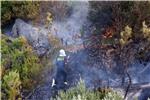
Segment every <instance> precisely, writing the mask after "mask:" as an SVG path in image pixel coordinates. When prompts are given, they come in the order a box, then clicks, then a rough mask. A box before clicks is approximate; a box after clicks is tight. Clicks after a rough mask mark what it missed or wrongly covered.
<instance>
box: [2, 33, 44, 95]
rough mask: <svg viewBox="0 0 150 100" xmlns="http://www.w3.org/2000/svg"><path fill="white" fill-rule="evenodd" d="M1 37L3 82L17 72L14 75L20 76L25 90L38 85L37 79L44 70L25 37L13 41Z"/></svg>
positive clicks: (3, 36)
mask: <svg viewBox="0 0 150 100" xmlns="http://www.w3.org/2000/svg"><path fill="white" fill-rule="evenodd" d="M1 35H2V40H1V46H2V48H1V53H2V80H4V82H5V81H6V79H5V78H6V76H7V75H9V76H10V75H11V74H9V73H11V72H12V71H15V72H14V73H16V74H17V75H19V79H20V81H21V83H22V84H21V85H22V87H23V89H27V90H30V89H32V88H33V86H34V85H35V83H36V80H35V78H36V77H37V75H38V74H39V72H40V71H41V69H42V67H41V62H40V59H39V58H38V56H37V55H36V54H35V53H34V51H33V49H32V47H31V46H30V45H29V44H28V42H27V40H26V39H25V38H24V37H19V38H16V39H12V38H8V37H7V36H5V35H3V34H1ZM13 75H14V74H13ZM10 77H11V76H10ZM12 77H13V76H12ZM16 77H18V76H16ZM4 82H2V85H4V84H5V83H4ZM2 90H5V87H2ZM8 92H9V91H8ZM8 92H7V93H8ZM5 94H6V93H5Z"/></svg>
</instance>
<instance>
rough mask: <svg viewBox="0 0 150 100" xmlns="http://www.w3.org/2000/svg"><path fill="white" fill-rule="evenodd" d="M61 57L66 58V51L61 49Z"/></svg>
mask: <svg viewBox="0 0 150 100" xmlns="http://www.w3.org/2000/svg"><path fill="white" fill-rule="evenodd" d="M59 56H63V57H64V56H66V53H65V50H63V49H61V50H60V51H59Z"/></svg>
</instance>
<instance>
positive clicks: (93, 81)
mask: <svg viewBox="0 0 150 100" xmlns="http://www.w3.org/2000/svg"><path fill="white" fill-rule="evenodd" d="M68 55H69V56H70V58H69V63H68V65H67V69H66V70H67V82H68V85H64V84H57V88H56V87H54V88H52V87H51V82H52V78H53V76H54V73H55V70H53V71H52V70H47V71H46V74H45V76H44V78H45V82H44V83H43V84H42V85H40V86H39V87H37V88H36V89H35V90H34V91H33V92H32V95H31V96H30V97H29V98H27V100H49V99H50V98H51V97H53V96H55V95H56V94H57V91H59V90H60V89H63V90H66V89H68V88H70V87H73V86H75V85H76V84H77V83H78V81H79V80H80V78H82V79H83V80H84V81H85V85H86V87H88V88H91V89H95V88H98V87H106V86H108V85H109V86H111V87H119V86H121V78H120V76H118V75H117V74H115V73H114V72H111V71H106V70H105V69H100V68H96V67H94V66H95V65H91V64H89V62H90V61H88V59H87V54H86V52H85V51H84V50H80V51H77V52H76V53H68ZM146 67H147V70H145V71H143V72H142V74H139V73H138V72H140V71H139V70H142V69H144V66H142V65H139V64H137V65H136V66H133V67H131V69H130V70H129V71H130V74H131V77H132V79H133V80H132V81H134V82H135V83H136V84H142V82H147V83H150V82H149V78H150V67H149V65H148V66H146ZM55 68H56V67H54V69H55ZM137 69H138V70H137ZM141 75H142V76H143V77H144V78H145V79H143V78H141ZM58 80H59V79H58ZM60 83H63V82H60ZM135 88H136V87H135ZM141 90H142V89H140V90H139V91H136V93H138V92H139V93H140V94H139V95H141V96H139V95H138V98H139V100H145V98H147V97H148V96H150V95H149V92H148V91H149V89H148V90H147V89H146V88H144V89H143V90H142V92H141ZM131 92H132V91H131Z"/></svg>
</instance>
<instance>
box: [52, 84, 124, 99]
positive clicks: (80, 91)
mask: <svg viewBox="0 0 150 100" xmlns="http://www.w3.org/2000/svg"><path fill="white" fill-rule="evenodd" d="M112 97H113V98H114V99H111V98H112ZM106 98H108V100H122V98H121V96H119V95H117V93H115V92H112V91H111V92H110V91H108V92H102V91H101V92H100V91H92V90H88V89H87V88H86V87H85V84H84V82H83V81H80V82H79V84H78V85H77V87H73V88H71V89H69V90H67V91H66V92H64V91H61V92H59V94H58V96H57V97H56V99H55V100H106Z"/></svg>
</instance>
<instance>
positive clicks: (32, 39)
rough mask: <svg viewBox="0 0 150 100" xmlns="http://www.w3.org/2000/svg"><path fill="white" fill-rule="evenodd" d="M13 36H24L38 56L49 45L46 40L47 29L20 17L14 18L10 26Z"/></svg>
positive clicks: (42, 53) (44, 51)
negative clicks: (11, 26) (35, 25)
mask: <svg viewBox="0 0 150 100" xmlns="http://www.w3.org/2000/svg"><path fill="white" fill-rule="evenodd" d="M12 33H13V37H18V36H24V37H25V38H26V39H27V40H28V41H29V43H30V44H31V45H32V46H33V48H34V49H35V50H36V52H37V54H38V55H39V56H43V55H44V54H45V53H46V52H47V51H48V50H49V49H50V48H51V45H50V43H49V40H48V33H49V31H48V30H47V29H45V28H42V27H34V26H32V25H30V24H27V23H26V22H24V21H23V20H21V19H16V21H15V24H14V25H13V28H12Z"/></svg>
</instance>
